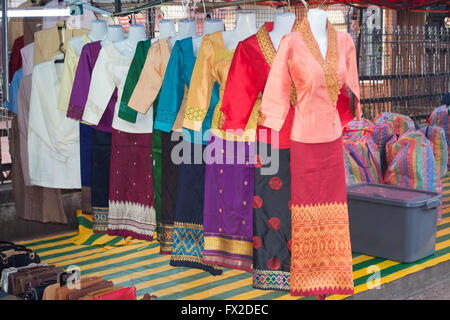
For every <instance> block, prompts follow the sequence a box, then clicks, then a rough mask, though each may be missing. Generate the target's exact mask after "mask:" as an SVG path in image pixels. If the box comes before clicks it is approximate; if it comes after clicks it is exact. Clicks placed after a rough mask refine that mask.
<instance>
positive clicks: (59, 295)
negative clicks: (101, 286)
mask: <svg viewBox="0 0 450 320" xmlns="http://www.w3.org/2000/svg"><path fill="white" fill-rule="evenodd" d="M101 281H103V279H102V278H101V277H87V278H81V280H80V287H81V289H80V290H82V289H84V288H88V287H91V286H93V285H96V284H97V283H99V282H101ZM76 290H78V289H69V288H68V287H67V285H66V286H62V287H59V288H57V289H56V292H55V299H56V300H67V295H68V294H69V293H71V292H74V291H76Z"/></svg>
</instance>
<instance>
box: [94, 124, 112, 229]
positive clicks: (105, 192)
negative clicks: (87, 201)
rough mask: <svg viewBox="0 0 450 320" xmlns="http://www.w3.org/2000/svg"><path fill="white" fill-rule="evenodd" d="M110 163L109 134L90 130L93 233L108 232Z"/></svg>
mask: <svg viewBox="0 0 450 320" xmlns="http://www.w3.org/2000/svg"><path fill="white" fill-rule="evenodd" d="M110 161H111V132H103V131H100V130H96V129H92V145H91V202H92V213H93V219H92V220H93V229H94V230H93V231H94V232H95V233H106V232H107V231H108V206H109V205H108V201H109V167H110Z"/></svg>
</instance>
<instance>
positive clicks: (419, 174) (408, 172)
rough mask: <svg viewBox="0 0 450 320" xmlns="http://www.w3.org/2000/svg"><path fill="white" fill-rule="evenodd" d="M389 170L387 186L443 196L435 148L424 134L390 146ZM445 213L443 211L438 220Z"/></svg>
mask: <svg viewBox="0 0 450 320" xmlns="http://www.w3.org/2000/svg"><path fill="white" fill-rule="evenodd" d="M386 159H387V163H388V168H387V169H386V172H385V175H384V183H385V184H388V185H391V186H397V187H404V188H410V189H417V190H428V191H433V192H442V184H441V179H440V177H439V174H438V169H437V167H436V163H435V160H434V155H433V148H432V146H431V142H430V140H428V139H427V138H426V137H425V136H424V135H423V133H422V132H421V131H410V132H407V133H405V134H403V135H401V136H398V135H394V136H393V137H392V138H391V139H390V140H389V141H388V143H387V144H386ZM441 213H442V205H441V206H440V208H439V214H438V220H439V219H440V216H441Z"/></svg>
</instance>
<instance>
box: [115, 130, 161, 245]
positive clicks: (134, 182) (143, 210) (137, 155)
mask: <svg viewBox="0 0 450 320" xmlns="http://www.w3.org/2000/svg"><path fill="white" fill-rule="evenodd" d="M151 163H152V134H151V133H127V132H123V131H118V130H115V129H113V130H112V141H111V167H110V175H109V184H110V185H109V215H108V235H111V236H122V237H128V236H131V237H133V238H136V239H140V240H147V241H152V240H153V233H154V232H155V228H156V215H155V198H154V194H153V175H152V166H151Z"/></svg>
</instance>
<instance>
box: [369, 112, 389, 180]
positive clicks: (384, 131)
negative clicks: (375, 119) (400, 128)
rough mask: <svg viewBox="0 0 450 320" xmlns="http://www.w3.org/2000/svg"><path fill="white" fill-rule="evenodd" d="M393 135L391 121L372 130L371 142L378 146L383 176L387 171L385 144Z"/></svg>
mask: <svg viewBox="0 0 450 320" xmlns="http://www.w3.org/2000/svg"><path fill="white" fill-rule="evenodd" d="M393 135H394V124H393V123H392V122H391V121H386V122H383V123H379V124H377V125H375V127H374V128H373V135H372V140H373V141H374V142H375V144H376V145H377V146H378V150H379V151H380V165H381V172H382V173H383V174H384V172H385V171H386V169H387V161H386V144H387V142H388V141H389V139H391V138H392V136H393Z"/></svg>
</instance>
